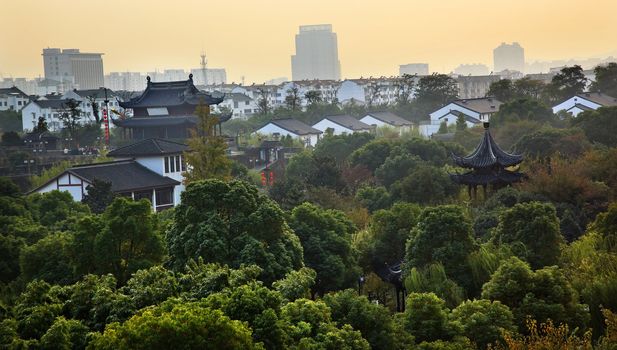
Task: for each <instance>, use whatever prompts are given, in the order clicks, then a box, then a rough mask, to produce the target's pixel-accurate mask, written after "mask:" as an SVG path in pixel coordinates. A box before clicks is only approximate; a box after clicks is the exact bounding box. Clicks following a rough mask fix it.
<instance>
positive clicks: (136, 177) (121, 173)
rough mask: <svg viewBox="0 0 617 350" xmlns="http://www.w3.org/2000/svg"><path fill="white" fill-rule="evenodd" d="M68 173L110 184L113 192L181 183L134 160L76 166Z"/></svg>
mask: <svg viewBox="0 0 617 350" xmlns="http://www.w3.org/2000/svg"><path fill="white" fill-rule="evenodd" d="M67 171H68V172H69V173H71V174H73V175H75V176H77V177H80V178H82V179H84V180H86V181H88V182H92V181H94V179H99V180H102V181H105V182H110V183H111V190H112V191H113V192H126V191H130V190H138V189H145V188H153V187H164V186H175V185H178V184H180V182H178V181H176V180H174V179H171V178H169V177H166V176H161V175H159V174H157V173H155V172H153V171H152V170H150V169H148V168H146V167H144V166H143V165H141V164H139V163H137V162H136V161H133V160H131V161H120V162H109V163H100V164H88V165H82V166H76V167H72V168H70V169H68V170H67Z"/></svg>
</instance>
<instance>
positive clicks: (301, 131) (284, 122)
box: [270, 118, 322, 135]
mask: <svg viewBox="0 0 617 350" xmlns="http://www.w3.org/2000/svg"><path fill="white" fill-rule="evenodd" d="M270 123H272V124H274V125H276V126H278V127H279V128H282V129H285V130H287V131H289V132H292V133H294V134H296V135H308V134H322V132H321V131H320V130H317V129H315V128H313V127H312V126H310V125H306V124H304V123H303V122H301V121H299V120H296V119H292V118H288V119H274V120H271V121H270Z"/></svg>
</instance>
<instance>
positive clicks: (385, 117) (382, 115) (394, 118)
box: [367, 112, 411, 126]
mask: <svg viewBox="0 0 617 350" xmlns="http://www.w3.org/2000/svg"><path fill="white" fill-rule="evenodd" d="M367 115H370V116H371V117H373V118H375V119H379V120H381V121H382V122H384V123H388V124H390V125H394V126H403V125H411V122H410V121H409V120H405V119H403V118H401V117H399V116H398V115H396V114H394V113H392V112H371V113H368V114H367Z"/></svg>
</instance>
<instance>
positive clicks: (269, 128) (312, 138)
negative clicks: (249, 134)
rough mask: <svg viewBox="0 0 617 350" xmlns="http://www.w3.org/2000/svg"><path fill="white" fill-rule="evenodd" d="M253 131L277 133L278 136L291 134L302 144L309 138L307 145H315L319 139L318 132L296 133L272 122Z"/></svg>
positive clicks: (267, 133)
mask: <svg viewBox="0 0 617 350" xmlns="http://www.w3.org/2000/svg"><path fill="white" fill-rule="evenodd" d="M255 133H257V134H263V135H274V134H279V135H280V136H287V135H291V137H293V138H295V139H299V140H300V141H302V142H303V143H304V144H306V140H309V144H308V146H315V145H316V144H317V142H318V141H319V134H308V135H298V134H295V133H293V132H291V131H289V130H285V129H283V128H281V127H280V126H277V125H275V124H273V123H268V124H266V125H264V126H263V127H261V128H260V129H259V130H257V131H255Z"/></svg>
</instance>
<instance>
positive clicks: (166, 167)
mask: <svg viewBox="0 0 617 350" xmlns="http://www.w3.org/2000/svg"><path fill="white" fill-rule="evenodd" d="M168 172H169V157H165V174H167V173H168Z"/></svg>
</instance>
